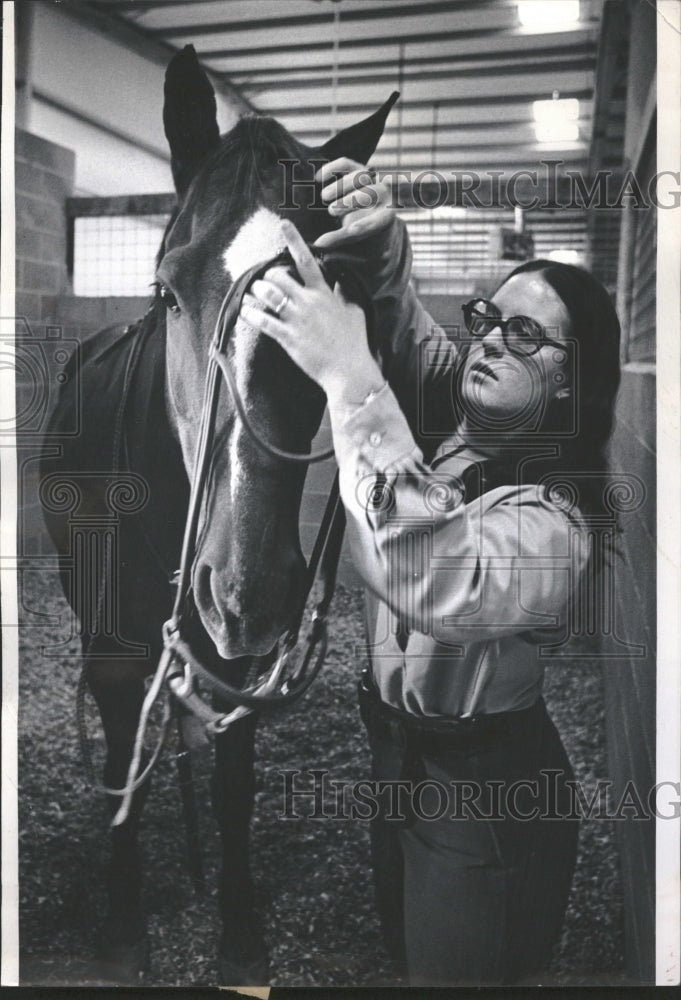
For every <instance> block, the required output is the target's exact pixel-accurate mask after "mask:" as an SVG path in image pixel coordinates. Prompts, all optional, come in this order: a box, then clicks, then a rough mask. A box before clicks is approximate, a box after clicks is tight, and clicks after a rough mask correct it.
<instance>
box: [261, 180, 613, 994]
mask: <svg viewBox="0 0 681 1000" xmlns="http://www.w3.org/2000/svg"><path fill="white" fill-rule="evenodd" d="M352 166H354V165H352V164H348V163H342V164H330V165H329V166H328V167H327V168H324V169H323V172H322V180H323V181H324V182H326V181H329V180H331V178H333V177H334V176H335V175H336V174H338V173H341V174H343V173H344V174H345V176H344V177H343V176H341V177H340V179H338V180H331V183H328V184H327V185H326V187H325V189H324V193H325V197H326V199H327V200H329V201H330V202H331V205H332V207H331V211H332V213H333V214H336V215H338V216H340V217H343V218H344V221H345V226H344V229H345V230H346V231H347V233H344V232H341V233H340V234H333V235H329V236H327V237H326V238H323V239H324V241H325V242H326V243H333V242H335V241H339V240H342V239H343V238H344V237H345V236H346V235H347V234H348V233H349V234H350V235H362V234H364V233H366V232H374V233H376V232H378V233H380V232H383V233H384V234H385V245H386V246H388V247H390V246H391V245H395V244H394V234H393V236H390V235H388V234H389V233H390V228H391V226H392V227H394V226H395V223H390V224H389V222H388V214H389V213H388V212H387V210H386V206H385V197H384V194H381V193H380V191H379V189H378V188H377V186H376V185H373V186H371V185H370V187H371V191H372V192H374V194H376V192H377V191H379V194H378V195H377V196H376V197H375V198H374V201H373V203H372V204H370V205H369V206H368V207H366V208H364V209H361V210H360V209H358V204H361V198H360V196H359V195H358V194H357V192H355V193H353V188H354V187H356V175H355V174H353V173H352V172H351V167H352ZM371 191H370V192H369V193H370V194H371ZM365 204H366V201H365ZM353 222H354V224H355V226H356V229H355V230H354V233H351V228H352V223H353ZM283 232H284V237H285V240H286V243H287V245H288V247H289V249H290V251H291V254H292V256H293V258H294V260H295V263H296V266H297V269H298V272H299V276H300V279H301V281H302V284H301V283H300V282H298V281H296V280H295V279H294V278H293V277H292V276H291V275H290V274H289V273H288V272H287V271H286V270H284V269H282V268H278V269H273V270H272V271H270V272H268V274H267V275H266V276H265V278H264V279H263V280H261V281H257V282H255V283H254V285H253V288H252V295H250V296H247V297H246V298H245V300H244V304H243V307H242V315H243V319H244V320H245V321H246V322H247V323H248V324H249V325H251V326H253V327H255V328H258V329H260V330H261V331H262V332H264V333H265V334H267V335H269V336H271V337H273V338H274V339H275V340H277V342H278V343H279V344H280V345H281V346H282V347H283V348H284V349H285V350H287V351H288V353H289V354H290V356H291V357H292V359H293V360H294V361H295V362H296V364H298V365H299V366H300V367H301V368H302V369H303V370H304V371H305V372H306V373H307V374H308V375H309V376H310V377H311V378H313V379H314V380H315V381H316V382H317V383H318V384H319V385H320V386H321V388H322V389H323V390H324V392H325V393H326V396H327V399H328V406H329V413H330V418H331V426H332V432H333V440H334V447H335V451H336V457H337V461H338V466H339V470H340V482H341V495H342V498H343V502H344V504H345V507H346V511H347V516H348V532H349V537H350V543H351V547H352V553H353V558H354V561H355V565H356V566H357V568H358V570H359V572H360V574H361V576H362V578H363V580H364V582H365V584H366V585H367V588H368V590H369V593H370V599H369V605H368V615H369V625H370V632H371V635H372V642H371V645H370V656H371V674H370V676H368V677H366V678H364V680H363V683H362V684H361V685H360V705H361V711H362V717H363V719H364V722H365V724H366V726H367V730H368V734H369V741H370V745H371V751H372V761H373V773H374V778H376V779H380V780H381V781H382V782H384V784H383V786H382V789H383V791H382V800H381V809H380V812H379V815H378V816H377V817H376V818H375V819H374V820H373V821H372V858H373V864H374V872H375V880H376V889H377V901H378V907H379V912H380V915H381V919H382V923H383V927H384V931H385V933H386V938H387V941H388V944H389V947H390V949H391V951H392V953H393V955H394V956H395V957H396V958H397V959H398V960H399V959H402V958H403V957H406V966H407V969H408V973H409V978H410V981H411V982H412V983H413V984H418V985H426V984H428V985H462V984H482V983H487V984H498V983H509V982H517V981H518V980H520V979H521V978H523V977H528V976H530V975H531V974H533V973H535V972H537V971H538V970H539V969H540V968H541V967H542V966H543V964H544V963H545V962H546V960H547V958H548V955H549V950H550V947H551V945H552V943H553V941H554V939H555V937H556V935H557V933H558V931H559V929H560V926H561V923H562V920H563V916H564V912H565V907H566V905H567V897H568V892H569V888H570V882H571V878H572V871H573V867H574V861H575V856H576V844H577V819H576V815H575V812H574V808H573V806H574V803H573V802H572V801H571V799H570V796H569V794H568V793H569V785H568V784H567V783H568V782H569V781H570V780H571V779H572V772H571V769H570V764H569V762H568V759H567V756H566V754H565V751H564V749H563V746H562V744H561V741H560V738H559V736H558V733H557V732H556V729H555V727H554V726H553V724H552V722H551V720H550V718H549V717H548V715H547V712H546V708H545V706H544V703H543V701H542V698H541V683H542V672H543V664H542V660H541V656H540V644H541V643H542V642H545V643H546V642H553V643H555V642H556V640H560V639H562V638H563V637H564V636H565V634H566V621H567V618H568V608H569V607H570V605H571V601H572V599H573V595H574V594H575V592H576V591H577V589H578V588H579V586H580V581H581V578H582V575H583V573H584V571H585V568H586V567H587V565H588V563H589V559H590V556H591V555H592V553H591V552H590V535H593V532H590V530H589V527H590V525H589V520H590V518H591V517H592V515H594V514H596V515H597V514H598V512H599V509H600V502H601V501H600V497H601V496H602V487H603V481H602V478H600V476H599V474H602V473H603V472H604V468H605V462H604V457H603V452H604V447H605V444H606V442H607V438H608V435H609V431H610V422H611V414H612V405H613V400H614V395H615V392H616V389H617V384H618V378H619V374H618V371H619V370H618V339H619V325H618V322H617V318H616V315H615V313H614V310H613V307H612V305H611V303H610V300H609V298H608V296H607V293H606V292H605V290H604V289H603V288H602V287H601V286H600V285H599V284H598V282H596V281H595V279H593V278H592V277H591V276H590V275H588V274H587V273H586V272H584V271H582V270H581V269H578V268H573V267H569V266H567V265H563V264H554V263H552V262H548V261H539V262H533V263H531V264H526V265H523V266H521V267H519V268H517V269H516V270H515V271H514V272H513V273H512V274H511V275H510V276H509V277H508V278H507V279H506V280H505V281H504V282H503V283H502V285H501V286H500V288H499V289H498V290H497V292H496V293H495V295H494V296H493V297H492V300H491V301H489V302H488V301H485V300H481V299H478V300H474V301H473V302H471V303H468V305H467V306H466V307H464V324H465V333H464V335H463V336H462V337H461V338H460V339H459V341H458V343H456V344H451V343H449V342H448V343H447V349H446V350H444V349H443V350H444V353H443V352H442V351H441V352H440V356H441V357H442V356H446V357H447V359H448V363H449V364H450V365H451V376H452V385H453V386H454V401H455V404H456V408H457V424H458V426H457V429H456V432H455V433H454V434H453V435H452V436H451V437H449V438H448V439H447V440H446V441H444V442H443V443H442V444H441V445H440V447H439V448H438V450H437V453H436V454H435V456H434V458H433V460H432V461H431V463H430V464H426V463H425V461H424V459H423V455H422V452H421V450H420V449H419V447H418V445H417V444H416V442H415V440H414V437H413V435H412V433H411V431H410V429H409V425H408V423H407V420H406V419H405V416H404V413H403V411H402V409H401V408H400V406H399V405H398V402H397V400H396V398H395V395H394V394H393V391H392V389H391V388H390V386H389V385H388V384H387V383H386V381H385V379H384V375H383V371H384V370H385V366H384V368H383V369H381V367H379V364H378V362H377V361H376V360H375V359H374V358H373V357H372V355H371V353H370V351H369V347H368V344H367V337H366V326H365V321H364V315H363V313H362V312H361V311H360V310H359V309H358V308H357V307H355V306H354V305H351V304H349V303H347V302H346V301H345V300H344V298H343V296H342V294H341V293H340V292H339V290H336V291H335V292H331V291H330V290H329V289H328V288H327V286H326V284H325V282H324V279H323V277H322V275H321V272H320V271H319V268H318V266H317V264H316V263H315V261H314V259H313V257H312V255H311V254H310V253H309V251H308V249H307V247H306V246H305V244H304V243H303V241H302V240H301V238H300V237H299V235H298V233H297V232H296V230H295V229H294V228H293V227H292V226H291V225H290V224H287V223H285V224H284V225H283ZM391 240H392V241H393V242H392V243H391ZM394 265H395V267H397V262H396V261H395V262H394ZM403 294H404V299H405V301H403V302H402V303H401V305H402V306H403V307H405V308H406V312H407V315H408V316H409V317H410V320H409V322H410V323H412V324H415V325H416V327H417V329H413V330H412V333H413V335H414V338H415V339H416V340H419V339H422V338H423V336H424V335H427V334H424V330H426V329H428V330H430V329H431V325H432V321H431V320H430V318H429V317H428V316H427V314H425V313H424V312H423V311H422V310H421V311H420V312H419V307H418V304H417V303H416V304H415V299H414V296H413V293H411V292H409V291H408V290H407V289H406V286H404V287H403ZM303 331H304V333H303ZM431 335H432V330H431ZM437 336H439V334H438V335H437ZM426 402H427V400H426ZM577 495H578V496H579V499H578V500H577V501H575V497H576V496H577ZM570 498H572V499H570Z"/></svg>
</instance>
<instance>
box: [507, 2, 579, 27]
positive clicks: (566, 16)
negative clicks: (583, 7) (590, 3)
mask: <svg viewBox="0 0 681 1000" xmlns="http://www.w3.org/2000/svg"><path fill="white" fill-rule="evenodd" d="M518 20H519V21H520V23H521V24H522V25H523V27H525V28H528V29H529V30H530V31H564V30H565V29H566V28H571V27H573V25H575V24H576V23H577V21H579V0H550V2H549V0H518Z"/></svg>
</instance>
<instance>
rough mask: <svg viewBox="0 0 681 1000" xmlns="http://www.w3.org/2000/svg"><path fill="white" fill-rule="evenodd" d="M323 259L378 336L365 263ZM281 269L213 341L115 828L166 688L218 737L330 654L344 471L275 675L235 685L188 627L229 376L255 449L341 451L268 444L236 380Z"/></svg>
mask: <svg viewBox="0 0 681 1000" xmlns="http://www.w3.org/2000/svg"><path fill="white" fill-rule="evenodd" d="M310 249H311V250H312V252H313V253H314V254H315V256H316V257H317V260H318V262H319V264H320V267H321V268H322V271H323V273H324V276H325V278H326V281H327V282H328V283H329V285H331V286H332V285H333V284H334V283H335V282H336V281H342V283H343V285H344V291H345V292H346V294H349V296H350V297H351V298H354V300H355V301H356V302H357V303H358V304H359V305H360V306H362V307H363V308H364V311H365V313H366V315H367V328H368V330H369V334H370V344H371V333H372V332H373V326H374V323H373V318H374V317H373V304H372V301H371V298H370V296H369V295H368V293H367V291H366V288H365V286H364V284H363V282H362V280H361V278H360V277H359V275H358V273H357V270H356V268H357V261H356V260H355V259H354V258H352V257H351V256H349V255H345V254H339V253H333V252H331V253H325V252H324V251H321V250H316V249H315V248H314V247H311V248H310ZM277 264H284V265H287V266H292V265H293V260H292V258H291V256H290V254H289V253H288V251H283V252H281V253H279V254H277V255H276V256H275V257H273V258H272V259H270V260H268V261H265V262H263V263H260V264H258V265H256V266H255V267H252V268H250V269H249V270H248V271H246V272H245V273H244V274H243V275H241V277H240V278H239V279H238V280H237V281H236V282H235V283H234V284H233V285H232V287H231V288H230V290H229V291H228V292H227V294H226V295H225V298H224V299H223V301H222V305H221V307H220V311H219V313H218V318H217V321H216V324H215V330H214V334H213V338H212V341H211V346H210V352H209V359H208V370H207V373H206V383H205V389H204V401H203V409H202V414H201V426H200V432H199V446H198V449H197V454H196V459H195V464H194V470H193V475H192V484H191V494H190V500H189V508H188V512H187V520H186V524H185V532H184V539H183V543H182V555H181V560H180V569H179V570H178V572H177V574H176V575H175V577H176V580H177V592H176V596H175V602H174V605H173V611H172V614H171V617H170V618H169V619H168V621H167V622H166V623H165V624H164V626H163V646H164V648H163V652H162V654H161V658H160V660H159V664H158V667H157V668H156V672H155V674H154V677H153V679H152V682H151V685H150V687H149V690H148V691H147V694H146V697H145V699H144V703H143V706H142V711H141V713H140V719H139V723H138V727H137V733H136V737H135V745H134V750H133V756H132V760H131V763H130V767H129V770H128V776H127V780H126V784H125V787H124V788H122V789H119V790H118V791H117V792H116V794H118V795H120V796H121V798H122V801H121V805H120V808H119V810H118V812H117V813H116V816H115V817H114V819H113V824H112V825H114V826H118V825H120V824H121V823H123V822H124V821H125V819H126V818H127V816H128V813H129V810H130V805H131V802H132V796H133V794H134V791H135V789H136V788H138V787H139V785H140V784H141V783H142V782H143V781H144V780H145V778H146V777H147V776H148V774H149V772H150V770H151V767H152V766H153V763H154V762H155V757H154V759H152V761H151V763H150V764H149V765H147V767H146V768H145V769H144V771H143V772H142V773H141V774H140V767H141V759H142V748H143V743H144V736H145V732H146V727H147V723H148V720H149V715H150V713H151V710H152V708H153V706H154V704H155V702H156V700H157V698H158V697H159V695H160V693H161V691H162V689H163V686H164V684H165V685H167V686H168V688H169V689H170V691H171V692H172V694H173V695H174V697H175V698H177V699H178V700H179V701H181V702H182V703H183V704H184V706H185V707H186V709H187V710H188V711H190V712H192V713H193V714H194V715H196V716H197V717H198V718H199V719H200V720H201V721H202V722H203V724H204V725H205V726H206V728H207V729H208V730H209V731H210V732H213V733H216V734H217V733H221V732H224V731H225V730H226V729H227V728H228V727H229V726H230V725H231V724H232V723H233V722H235V721H236V720H237V719H239V718H242V717H243V716H245V715H248V714H249V713H251V712H253V711H254V710H256V709H262V708H274V707H280V706H283V705H288V704H291V703H292V702H294V701H296V700H297V699H298V698H300V697H301V696H302V695H303V694H304V693H305V691H307V689H308V688H309V687H310V685H311V684H312V682H313V681H314V679H315V677H316V676H317V674H318V673H319V671H320V670H321V668H322V665H323V662H324V658H325V656H326V650H327V644H328V636H327V622H326V618H327V613H328V610H329V606H330V604H331V600H332V598H333V593H334V589H335V582H336V573H337V569H338V561H339V558H340V550H341V545H342V542H343V532H344V529H345V511H344V509H343V505H342V503H341V500H340V493H339V486H338V473H336V475H335V478H334V481H333V485H332V487H331V491H330V493H329V497H328V500H327V503H326V508H325V510H324V515H323V518H322V522H321V525H320V528H319V532H318V534H317V538H316V540H315V544H314V547H313V551H312V555H311V556H310V561H309V564H308V567H307V572H306V580H305V593H304V597H303V599H302V600H301V606H300V610H299V612H298V615H297V616H296V619H295V621H294V623H293V624H292V625H291V626H290V627H289V628H288V630H287V631H286V632H285V633H284V635H283V636H282V637H281V640H280V646H281V649H280V651H279V653H278V655H276V658H275V661H274V663H273V664H272V666H271V667H269V669H268V670H267V671H266V672H265V673H263V674H261V675H259V676H258V677H257V679H256V680H255V681H254V682H253V683H251V684H250V686H246V687H243V688H242V687H237V686H234V685H232V684H230V683H228V682H227V681H225V680H223V679H222V678H220V677H218V676H216V674H215V673H214V672H213V671H212V670H210V669H209V668H208V667H207V666H206V665H205V664H204V663H203V662H202V661H201V659H200V658H199V657H198V656H197V655H196V654H195V652H194V651H193V650H192V648H191V646H190V644H189V642H188V641H187V639H186V638H185V636H184V635H183V622H185V621H186V617H187V613H188V611H189V610H190V608H191V606H192V604H193V602H192V593H191V573H192V567H193V564H194V559H195V557H196V540H197V533H198V525H199V519H200V512H201V507H202V502H203V499H204V494H205V489H206V483H207V481H208V477H209V473H210V461H211V452H212V445H213V439H214V432H215V422H216V417H217V409H218V400H219V390H220V375H221V374H222V375H223V377H224V379H225V382H226V384H227V386H228V388H229V391H230V393H231V395H232V399H233V402H234V406H235V409H236V411H237V414H238V416H239V419H240V420H241V421H242V423H243V426H244V428H245V429H246V431H247V433H248V434H249V436H250V437H251V439H252V440H253V441H254V443H255V444H256V445H257V446H258V447H259V448H260V449H261V450H262V451H264V452H265V453H266V454H268V455H270V456H273V457H275V458H277V459H281V460H284V461H288V462H299V463H306V464H310V463H313V462H321V461H323V460H325V459H327V458H330V457H331V456H332V455H333V448H330V449H326V450H323V451H319V452H315V453H310V454H299V453H296V452H289V451H285V450H283V449H281V448H278V447H276V446H275V445H273V444H272V443H270V442H268V441H266V440H265V439H264V438H263V437H262V435H261V434H260V432H259V431H258V430H257V429H256V428H255V427H254V426H253V424H252V423H251V421H250V418H249V416H248V414H247V412H246V409H245V406H244V403H243V400H242V399H241V396H240V393H239V390H238V387H237V385H236V380H235V378H234V375H233V373H232V371H231V368H230V367H229V363H228V360H227V356H226V347H227V342H228V338H229V336H230V334H231V332H232V330H233V329H234V326H235V324H236V321H237V318H238V315H239V310H240V308H241V302H242V299H243V296H244V294H245V292H246V291H247V290H248V288H249V287H250V285H251V284H252V282H253V281H255V280H256V279H257V278H259V277H261V276H262V275H263V274H265V272H266V271H268V270H269V269H270V268H271V267H273V266H274V265H277ZM317 581H319V584H320V585H321V598H320V599H319V600H318V601H317V603H316V605H315V607H314V610H313V613H312V619H311V626H310V629H309V632H308V634H307V636H306V638H305V648H304V650H303V651H302V652H301V653H300V654H299V656H298V657H297V659H296V662H294V653H295V651H296V647H297V646H298V638H299V633H300V629H301V626H302V621H303V616H304V613H305V607H306V604H307V602H308V599H309V597H310V593H311V592H312V589H313V587H314V586H315V583H316V582H317ZM197 679H200V680H202V681H204V682H205V683H206V684H207V685H208V686H209V687H210V688H211V690H212V691H213V692H214V693H215V694H216V695H218V696H220V697H222V698H224V699H225V700H226V701H228V702H230V703H231V704H233V705H234V706H235V707H234V708H233V709H231V710H230V711H228V712H218V711H215V710H214V709H213V708H212V707H210V706H209V705H208V704H207V703H206V702H205V701H204V699H203V698H202V697H201V695H200V694H199V692H198V690H197Z"/></svg>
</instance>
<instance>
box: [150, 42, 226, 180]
mask: <svg viewBox="0 0 681 1000" xmlns="http://www.w3.org/2000/svg"><path fill="white" fill-rule="evenodd" d="M164 93H165V103H164V105H163V125H164V128H165V133H166V138H167V139H168V144H169V146H170V156H171V161H170V165H171V167H172V171H173V180H174V181H175V187H176V188H177V193H178V194H183V193H184V191H185V190H186V189H187V187H188V186H189V183H190V181H191V179H192V177H193V176H194V173H195V172H196V168H197V166H198V164H199V163H200V161H201V160H202V159H203V157H204V156H205V154H206V153H207V152H208V151H209V150H210V149H211V148H212V147H213V146H215V145H217V143H218V140H219V138H220V131H219V129H218V122H217V108H216V106H215V94H214V92H213V88H212V87H211V85H210V83H209V81H208V77H207V76H206V74H205V73H204V71H203V70H202V69H201V66H200V65H199V60H198V59H197V56H196V50H195V49H194V46H193V45H185V47H184V48H183V49H182V51H181V52H178V53H177V54H176V55H174V56H173V58H172V59H171V61H170V64H169V66H168V69H167V70H166V80H165V87H164Z"/></svg>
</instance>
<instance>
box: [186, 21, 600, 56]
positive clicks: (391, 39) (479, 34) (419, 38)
mask: <svg viewBox="0 0 681 1000" xmlns="http://www.w3.org/2000/svg"><path fill="white" fill-rule="evenodd" d="M597 26H598V22H597V21H595V20H593V21H589V22H581V23H580V24H579V25H577V26H576V28H578V29H579V30H584V29H585V28H592V29H593V28H596V27H597ZM525 37H527V36H526V34H525V32H522V31H520V29H518V28H507V29H503V28H466V29H464V30H462V31H440V32H438V31H436V30H433V31H427V32H418V33H412V34H410V35H381V36H376V35H373V36H371V37H369V36H367V37H365V38H348V39H343V38H341V39H340V40H339V44H338V47H339V50H340V51H341V52H345V51H347V50H348V49H363V48H364V49H366V48H375V47H377V46H381V45H394V46H396V47H397V46H399V45H418V44H421V43H424V42H447V41H450V42H451V41H469V40H471V39H473V38H482V39H488V40H491V39H495V40H496V39H500V40H502V41H503V40H504V39H505V38H525ZM320 44H321V43H320V41H319V39H314V40H312V41H309V42H294V43H284V44H283V45H277V44H276V38H273V39H272V44H270V45H265V46H256V47H251V48H249V47H244V48H240V49H238V48H229V49H225V48H221V49H204V50H203V51H202V52H201V53H200V56H201V58H202V59H217V58H224V57H227V56H231V57H232V58H234V59H239V58H242V57H246V58H248V56H253V55H265V56H266V55H270V54H271V53H273V52H276V53H277V54H280V55H281V54H287V55H292V54H293V53H295V52H317V51H318V50H319V46H320ZM328 44H329V49H330V48H331V42H330V41H329V43H328Z"/></svg>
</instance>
